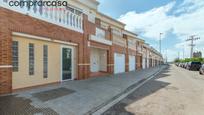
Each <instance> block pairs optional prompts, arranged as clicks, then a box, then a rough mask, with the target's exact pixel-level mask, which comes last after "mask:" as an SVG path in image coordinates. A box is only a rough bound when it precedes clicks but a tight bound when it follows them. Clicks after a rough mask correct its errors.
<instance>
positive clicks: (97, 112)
mask: <svg viewBox="0 0 204 115" xmlns="http://www.w3.org/2000/svg"><path fill="white" fill-rule="evenodd" d="M166 67H167V66H165V67H161V68H160V69H159V70H158V71H157V72H155V73H154V74H152V75H150V76H148V77H146V78H144V79H141V80H140V81H138V82H137V83H135V84H133V85H131V86H129V87H128V88H126V89H125V90H124V91H122V92H121V93H119V94H118V95H116V96H114V97H113V98H111V99H109V100H108V101H106V102H104V103H102V104H101V105H99V106H97V107H95V108H93V109H91V110H90V111H88V112H86V113H85V115H101V114H102V113H104V112H105V111H107V110H108V109H109V108H110V107H112V106H113V105H115V104H116V103H118V102H119V101H121V100H122V99H124V98H125V97H126V96H128V95H129V94H130V93H132V92H133V91H135V90H136V89H138V88H140V87H141V86H142V85H144V84H145V83H146V82H148V81H149V80H151V79H152V78H154V77H156V75H158V74H159V73H160V72H161V71H162V70H163V69H165V68H166Z"/></svg>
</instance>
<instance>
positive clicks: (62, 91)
mask: <svg viewBox="0 0 204 115" xmlns="http://www.w3.org/2000/svg"><path fill="white" fill-rule="evenodd" d="M74 92H75V91H74V90H71V89H67V88H58V89H52V90H48V91H43V92H39V93H34V94H32V96H33V97H36V98H38V99H39V100H41V101H42V102H46V101H49V100H53V99H56V98H59V97H62V96H66V95H70V94H72V93H74Z"/></svg>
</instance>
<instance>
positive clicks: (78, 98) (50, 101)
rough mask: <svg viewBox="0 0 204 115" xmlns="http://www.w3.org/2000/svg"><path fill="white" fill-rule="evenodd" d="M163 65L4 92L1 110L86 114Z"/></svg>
mask: <svg viewBox="0 0 204 115" xmlns="http://www.w3.org/2000/svg"><path fill="white" fill-rule="evenodd" d="M161 68H163V66H161V67H155V68H150V69H146V70H141V71H136V72H128V73H122V74H117V75H108V76H102V77H96V78H90V79H87V80H81V81H67V82H63V83H61V84H57V85H49V86H45V87H40V88H35V89H30V90H24V91H19V92H15V93H13V94H11V95H6V96H0V114H1V115H33V114H39V115H47V114H48V115H57V114H59V115H83V114H85V113H87V112H88V111H90V110H91V109H94V108H96V107H98V106H100V105H101V104H103V103H104V102H106V101H107V100H110V99H111V98H113V97H115V96H117V95H118V94H120V93H121V92H123V91H125V90H126V89H127V88H128V87H130V86H132V85H134V84H136V83H138V82H139V81H141V80H142V79H145V78H147V77H149V76H151V75H152V74H154V73H155V72H157V71H159V70H160V69H161ZM46 96H48V97H47V98H46Z"/></svg>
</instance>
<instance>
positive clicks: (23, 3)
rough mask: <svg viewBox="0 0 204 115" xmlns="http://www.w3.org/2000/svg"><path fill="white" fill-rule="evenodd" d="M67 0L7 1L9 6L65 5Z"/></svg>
mask: <svg viewBox="0 0 204 115" xmlns="http://www.w3.org/2000/svg"><path fill="white" fill-rule="evenodd" d="M67 5H68V2H67V1H59V0H47V1H46V0H43V1H42V0H20V1H18V0H11V1H9V6H21V7H23V6H26V7H30V6H40V7H42V6H67Z"/></svg>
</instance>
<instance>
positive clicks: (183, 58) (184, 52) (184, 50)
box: [183, 45, 185, 59]
mask: <svg viewBox="0 0 204 115" xmlns="http://www.w3.org/2000/svg"><path fill="white" fill-rule="evenodd" d="M183 59H185V47H184V45H183Z"/></svg>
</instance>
